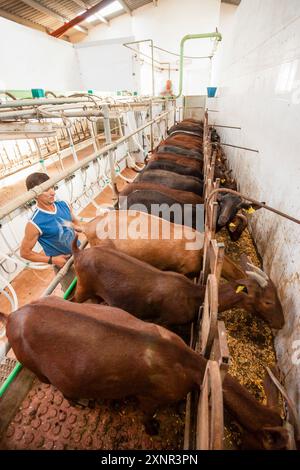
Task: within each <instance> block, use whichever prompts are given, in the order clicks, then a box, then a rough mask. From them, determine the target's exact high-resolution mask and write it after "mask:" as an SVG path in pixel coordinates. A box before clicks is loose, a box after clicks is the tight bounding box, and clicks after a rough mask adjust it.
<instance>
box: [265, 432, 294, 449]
mask: <svg viewBox="0 0 300 470" xmlns="http://www.w3.org/2000/svg"><path fill="white" fill-rule="evenodd" d="M262 440H263V445H264V448H265V449H266V450H286V449H288V443H289V433H288V430H287V429H285V428H284V427H282V426H274V427H271V426H270V427H268V426H266V427H264V428H263V429H262Z"/></svg>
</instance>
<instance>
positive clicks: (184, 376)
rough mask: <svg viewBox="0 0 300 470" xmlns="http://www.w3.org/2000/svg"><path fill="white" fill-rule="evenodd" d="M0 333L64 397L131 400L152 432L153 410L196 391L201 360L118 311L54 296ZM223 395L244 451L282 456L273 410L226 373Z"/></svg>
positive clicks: (21, 312) (283, 435)
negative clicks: (244, 441) (241, 433)
mask: <svg viewBox="0 0 300 470" xmlns="http://www.w3.org/2000/svg"><path fill="white" fill-rule="evenodd" d="M6 332H7V337H8V340H9V342H10V344H11V346H12V348H13V351H14V353H15V355H16V357H17V359H18V361H20V362H21V363H22V364H23V365H24V366H25V367H27V368H28V369H29V370H31V371H32V372H34V373H35V374H36V375H37V377H38V378H39V379H40V380H41V381H42V382H45V383H51V384H52V385H54V386H55V387H56V388H57V389H58V390H60V391H61V392H62V393H63V394H64V395H65V396H66V397H67V398H72V399H78V398H89V399H92V398H97V399H121V398H124V397H127V396H131V395H134V396H136V397H137V398H138V399H139V401H140V404H141V408H142V409H143V411H144V414H145V423H146V426H147V428H146V429H147V431H148V432H152V433H153V431H154V429H153V423H151V421H150V420H151V418H152V416H153V413H154V411H155V410H156V408H157V407H158V406H162V405H166V404H169V403H174V402H177V401H179V400H181V399H183V398H185V397H186V395H187V393H188V392H190V391H192V390H193V389H195V388H199V387H200V386H201V383H202V380H203V376H204V371H205V367H206V360H205V359H204V358H203V357H201V356H199V355H198V354H196V353H195V352H194V351H193V350H192V349H190V348H189V347H188V346H186V344H185V343H184V342H183V341H182V340H181V339H180V338H179V337H178V336H177V335H175V334H174V333H172V332H170V331H168V330H166V329H164V328H163V327H160V326H157V325H154V324H152V323H146V322H143V321H141V320H138V319H137V318H135V317H133V316H132V315H130V314H129V313H127V312H124V311H123V310H120V309H118V308H113V307H106V306H102V305H90V304H85V305H80V304H74V303H71V302H68V301H66V300H62V299H60V298H58V297H55V296H51V297H45V298H42V299H40V300H36V301H34V302H31V303H30V304H28V305H25V306H23V307H21V308H19V309H18V310H16V311H15V312H13V313H12V314H11V315H10V316H9V317H8V320H7V326H6ZM133 365H134V367H133ZM223 391H224V403H225V406H226V408H227V410H228V412H229V413H230V414H231V415H232V416H233V417H234V418H235V419H236V420H237V422H238V423H239V424H240V425H241V426H242V428H243V429H244V431H245V436H246V437H247V436H249V439H248V442H250V444H251V446H252V448H258V449H286V447H287V442H288V436H287V432H286V430H285V429H284V428H283V426H282V424H283V423H282V419H281V417H280V413H279V412H278V411H277V410H275V409H273V408H269V407H268V406H264V405H261V404H260V403H258V402H257V401H256V400H255V399H254V398H253V396H252V395H251V394H249V392H248V391H247V390H246V389H245V388H244V387H243V386H241V385H240V384H239V382H238V381H237V380H236V379H234V378H233V377H231V376H230V375H229V374H227V375H226V376H225V379H224V382H223ZM151 424H152V426H151Z"/></svg>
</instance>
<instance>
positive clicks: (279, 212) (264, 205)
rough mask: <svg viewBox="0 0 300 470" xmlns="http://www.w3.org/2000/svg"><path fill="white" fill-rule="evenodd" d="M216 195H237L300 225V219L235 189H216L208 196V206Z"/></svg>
mask: <svg viewBox="0 0 300 470" xmlns="http://www.w3.org/2000/svg"><path fill="white" fill-rule="evenodd" d="M216 193H231V194H235V195H236V196H239V197H241V198H242V199H245V200H246V201H250V202H253V204H256V205H257V206H260V207H261V208H262V209H267V210H268V211H271V212H274V213H275V214H278V215H280V216H281V217H284V218H286V219H289V220H291V221H292V222H295V223H296V224H300V220H299V219H295V218H294V217H291V216H290V215H288V214H285V213H284V212H281V211H279V210H277V209H274V208H273V207H271V206H267V204H265V203H264V202H260V201H257V200H256V199H253V198H252V197H249V196H245V195H244V194H242V193H239V192H238V191H234V190H233V189H227V188H218V189H214V190H213V191H212V192H211V193H210V195H209V196H208V198H207V202H206V204H208V203H209V201H210V200H211V198H212V196H214V195H215V194H216Z"/></svg>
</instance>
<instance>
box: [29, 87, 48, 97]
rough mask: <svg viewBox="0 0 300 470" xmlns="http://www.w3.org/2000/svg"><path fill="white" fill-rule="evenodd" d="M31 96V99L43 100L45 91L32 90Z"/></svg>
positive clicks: (39, 89) (40, 89)
mask: <svg viewBox="0 0 300 470" xmlns="http://www.w3.org/2000/svg"><path fill="white" fill-rule="evenodd" d="M31 94H32V97H33V98H45V91H44V90H43V89H42V88H32V89H31Z"/></svg>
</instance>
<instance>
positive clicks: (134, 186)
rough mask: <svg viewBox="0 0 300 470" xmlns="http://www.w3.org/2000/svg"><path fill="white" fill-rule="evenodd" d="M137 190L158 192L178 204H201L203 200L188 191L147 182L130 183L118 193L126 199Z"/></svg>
mask: <svg viewBox="0 0 300 470" xmlns="http://www.w3.org/2000/svg"><path fill="white" fill-rule="evenodd" d="M139 190H151V191H159V192H160V193H162V194H165V195H166V196H170V197H172V198H174V199H176V200H177V201H178V202H181V203H182V204H203V202H204V199H203V197H202V196H198V195H197V194H195V193H191V192H190V191H180V190H179V189H172V188H168V187H167V186H163V185H162V184H156V183H149V182H146V181H145V182H141V183H131V184H128V185H127V186H126V187H125V188H124V189H123V190H122V191H121V192H120V193H119V196H123V197H126V196H128V195H129V194H131V193H132V192H133V191H139Z"/></svg>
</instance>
